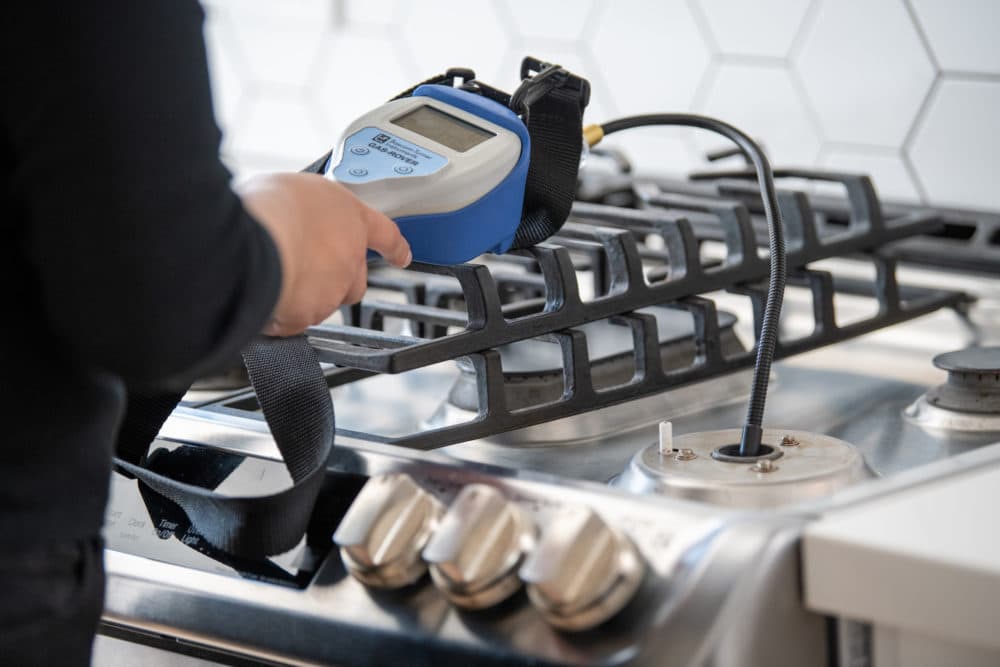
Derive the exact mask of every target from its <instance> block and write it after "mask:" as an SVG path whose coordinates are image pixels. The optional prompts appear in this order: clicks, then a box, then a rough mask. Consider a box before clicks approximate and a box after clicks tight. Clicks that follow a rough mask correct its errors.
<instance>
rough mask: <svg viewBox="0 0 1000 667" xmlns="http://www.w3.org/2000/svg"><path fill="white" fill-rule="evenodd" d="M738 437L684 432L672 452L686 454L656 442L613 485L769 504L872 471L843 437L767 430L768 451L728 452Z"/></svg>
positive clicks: (733, 432)
mask: <svg viewBox="0 0 1000 667" xmlns="http://www.w3.org/2000/svg"><path fill="white" fill-rule="evenodd" d="M739 438H740V429H727V430H723V431H703V432H700V433H689V434H686V435H682V436H680V437H677V438H674V439H673V445H672V446H673V450H672V451H674V452H677V451H680V452H685V453H686V456H681V457H679V456H676V455H672V454H671V453H670V452H661V451H660V446H659V443H653V444H652V445H650V446H648V447H646V448H645V449H643V450H640V451H639V452H637V453H636V454H635V456H633V457H632V460H631V461H630V462H629V466H628V469H627V470H626V471H625V472H624V473H623V474H622V475H621V476H620V477H619V478H618V479H617V480H615V482H614V484H615V485H616V486H620V487H624V488H626V489H628V490H629V491H632V492H635V493H656V494H662V495H668V496H676V497H680V498H686V499H688V500H696V501H700V502H706V503H711V504H713V505H724V506H727V507H755V508H764V507H780V506H784V505H791V504H796V503H800V502H804V501H807V500H814V499H818V498H824V497H826V496H829V495H830V494H832V493H834V492H836V491H839V490H840V489H843V488H845V487H847V486H849V485H851V484H855V483H857V482H860V481H862V480H865V479H867V478H869V477H870V476H871V473H870V471H869V470H868V468H867V466H866V465H865V462H864V459H863V458H862V456H861V454H860V453H859V452H858V450H857V449H856V448H855V447H854V446H853V445H851V444H849V443H846V442H844V441H843V440H838V439H837V438H831V437H830V436H826V435H822V434H819V433H809V432H805V431H787V430H777V429H770V428H769V429H764V442H766V443H769V445H768V446H767V449H769V450H771V451H770V452H769V453H767V454H765V455H764V456H757V457H753V458H749V459H748V458H746V457H744V458H740V457H738V456H736V457H732V458H729V457H727V456H725V453H724V452H725V451H726V448H727V446H730V447H732V448H733V450H734V453H736V452H738V449H739V446H738V445H734V444H733V443H736V442H739ZM793 443H794V444H793ZM720 451H722V452H723V454H722V455H721V457H720V455H719V452H720ZM779 457H780V458H779ZM748 463H749V464H750V465H747V464H748Z"/></svg>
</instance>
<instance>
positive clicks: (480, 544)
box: [423, 484, 535, 609]
mask: <svg viewBox="0 0 1000 667" xmlns="http://www.w3.org/2000/svg"><path fill="white" fill-rule="evenodd" d="M534 540H535V526H534V522H533V521H532V520H531V517H530V516H529V515H528V513H527V512H525V511H524V510H522V509H521V508H520V507H518V506H517V505H515V504H514V503H512V502H510V501H508V500H507V499H506V498H505V497H504V495H503V494H502V493H501V492H500V491H498V490H497V489H495V488H493V487H492V486H487V485H485V484H470V485H468V486H466V487H465V488H464V489H462V491H461V492H460V493H459V494H458V496H457V497H456V498H455V501H454V502H453V503H452V505H451V507H450V508H449V509H448V511H447V513H445V515H444V517H443V518H442V519H441V523H440V524H439V526H438V528H437V529H436V530H435V531H434V536H433V537H432V538H431V540H430V542H428V543H427V546H426V547H425V548H424V553H423V557H424V561H426V562H427V563H428V564H429V565H430V571H431V578H432V579H433V580H434V583H435V584H436V585H437V587H438V588H439V589H441V591H442V592H443V593H444V594H445V595H446V596H447V597H448V599H449V600H451V601H452V602H453V603H454V604H456V605H458V606H459V607H464V608H466V609H484V608H486V607H491V606H493V605H495V604H497V603H499V602H501V601H503V600H505V599H507V598H508V597H510V596H511V595H512V594H513V593H514V592H515V591H517V589H519V588H520V587H521V580H520V579H518V576H517V569H518V567H520V565H521V562H522V561H523V560H524V555H525V554H526V553H527V552H528V551H529V550H530V549H531V546H532V544H533V543H534Z"/></svg>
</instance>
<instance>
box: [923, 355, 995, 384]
mask: <svg viewBox="0 0 1000 667" xmlns="http://www.w3.org/2000/svg"><path fill="white" fill-rule="evenodd" d="M934 365H935V366H937V367H938V368H940V369H941V370H943V371H948V372H949V373H981V374H987V375H990V374H992V375H993V376H996V375H1000V347H967V348H965V349H964V350H955V351H954V352H945V353H944V354H939V355H937V356H936V357H934ZM993 380H994V382H996V377H994V378H993Z"/></svg>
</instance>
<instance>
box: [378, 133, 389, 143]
mask: <svg viewBox="0 0 1000 667" xmlns="http://www.w3.org/2000/svg"><path fill="white" fill-rule="evenodd" d="M390 139H392V137H390V136H389V135H388V134H376V135H375V141H377V142H379V143H380V144H384V143H385V142H387V141H389V140H390Z"/></svg>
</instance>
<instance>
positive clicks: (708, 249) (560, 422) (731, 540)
mask: <svg viewBox="0 0 1000 667" xmlns="http://www.w3.org/2000/svg"><path fill="white" fill-rule="evenodd" d="M776 176H777V177H778V178H779V181H778V185H779V187H780V188H781V191H780V193H779V200H780V201H779V203H780V205H781V208H782V214H783V217H784V220H785V225H786V234H787V236H788V266H789V281H788V283H789V286H788V288H787V290H786V296H785V306H784V310H783V313H782V319H781V327H780V340H779V343H778V346H777V351H776V358H777V359H779V360H780V361H779V362H777V363H776V364H775V366H774V368H773V375H772V379H771V390H770V392H769V396H768V404H767V414H766V419H765V437H764V443H765V444H766V447H764V448H763V451H762V453H761V455H760V456H757V457H754V458H753V460H741V459H740V458H739V457H736V458H735V459H734V458H733V456H732V455H733V453H734V452H733V451H732V445H733V443H735V442H738V440H739V430H738V427H740V426H741V425H742V422H743V417H744V410H745V404H746V400H747V397H748V394H749V387H750V371H751V369H752V366H753V361H754V354H753V351H754V345H755V332H756V331H758V330H759V327H760V321H761V317H762V311H763V303H764V298H765V294H766V287H767V275H768V264H767V262H766V257H767V254H766V243H767V237H766V225H765V224H764V219H763V217H762V209H761V201H760V198H759V195H758V194H757V189H756V186H755V185H754V183H753V181H752V180H751V177H752V174H750V173H749V172H746V171H744V170H743V169H741V168H736V169H724V170H715V171H713V172H706V173H698V174H692V175H690V177H689V178H687V179H665V178H659V177H644V176H642V175H636V174H633V173H631V169H630V167H629V166H628V164H627V161H626V160H625V159H624V158H623V157H622V156H620V155H616V154H598V155H595V156H592V157H591V159H590V164H588V166H587V168H586V169H585V170H584V171H583V172H582V178H581V183H580V189H579V200H578V201H577V203H576V204H575V205H574V209H573V213H572V215H571V218H570V220H569V222H568V223H567V224H566V225H565V227H564V228H563V229H562V231H561V232H560V233H559V235H557V236H556V237H554V238H552V239H551V240H550V241H548V242H546V243H544V244H542V245H540V246H538V247H536V248H535V249H533V250H532V251H531V252H525V253H521V254H513V255H505V256H501V257H496V256H488V257H483V258H481V259H480V260H478V261H477V262H474V263H471V264H466V265H459V266H452V267H440V266H430V265H417V266H413V267H411V268H410V269H407V270H397V269H393V268H391V267H386V266H373V267H372V268H371V271H370V277H369V291H368V293H367V295H366V297H365V299H364V301H363V302H362V303H360V304H358V305H356V306H352V307H350V308H345V309H343V311H342V312H341V313H339V314H338V315H337V316H335V317H334V318H332V319H331V320H330V321H328V322H326V323H324V324H323V325H320V326H317V327H314V328H312V329H311V330H310V331H309V332H308V333H309V338H310V342H311V344H312V346H313V347H314V349H316V351H317V353H318V355H319V357H320V359H321V361H322V362H324V364H325V366H324V367H325V373H326V376H327V379H328V384H329V385H330V391H331V395H332V397H333V401H334V405H335V409H336V412H337V427H338V431H337V446H336V447H335V451H334V454H333V455H332V457H331V459H330V462H329V466H328V484H327V486H326V487H325V489H324V492H323V494H322V495H321V499H320V502H319V503H318V505H317V510H316V512H314V520H313V524H312V526H311V528H310V531H309V533H308V535H307V536H306V537H305V538H304V540H303V542H302V543H301V544H300V545H299V547H297V548H296V549H294V550H293V551H291V552H289V553H287V554H283V555H281V556H279V557H276V558H272V559H267V560H265V561H259V562H253V561H245V560H240V559H237V558H234V557H231V556H228V555H226V554H224V553H220V552H218V551H217V550H214V549H213V548H211V546H210V545H208V544H207V543H205V542H204V541H203V540H202V539H200V536H199V535H198V534H197V532H196V531H195V530H194V529H192V528H191V526H190V524H189V523H188V522H186V518H185V517H184V515H183V513H182V512H179V510H178V509H177V508H176V507H174V506H171V505H170V504H169V503H165V502H163V501H161V500H157V498H156V497H154V496H153V495H151V494H149V493H147V492H145V491H140V490H139V489H138V487H137V486H136V483H135V482H134V481H130V480H126V479H124V478H118V477H116V478H115V480H114V481H113V485H112V502H111V505H110V509H109V514H108V520H107V525H106V531H105V532H106V539H107V544H108V550H107V552H106V564H107V568H108V575H109V584H108V594H107V606H106V612H105V616H104V625H103V630H102V631H103V633H104V634H105V635H107V637H106V638H105V640H104V641H109V642H110V641H115V642H120V641H127V642H132V643H135V644H137V645H143V646H145V647H148V650H149V651H154V650H160V651H162V650H166V651H171V652H180V653H188V654H191V655H197V656H201V657H206V656H207V657H210V658H212V659H215V660H219V661H222V662H233V661H236V662H246V663H274V662H277V663H293V664H317V663H321V664H327V663H332V664H430V663H432V662H433V663H435V664H456V665H457V664H462V665H465V664H532V665H546V664H553V665H556V664H559V665H652V664H657V665H659V664H717V665H774V664H790V665H802V664H816V665H820V664H827V665H848V664H851V665H855V664H876V665H893V664H916V663H911V662H909V658H908V657H907V656H910V657H912V656H913V655H916V654H915V653H913V652H914V651H922V652H923V654H924V655H937V656H946V657H942V658H941V659H942V660H945V661H946V662H949V663H950V664H960V663H963V661H964V662H969V663H970V664H973V661H975V660H981V661H983V662H982V664H987V663H989V664H992V663H993V662H994V661H995V660H996V659H998V656H1000V643H998V641H997V638H996V637H997V634H996V633H995V627H994V628H993V630H994V631H993V632H991V628H990V625H991V623H993V621H992V619H993V618H995V615H990V614H989V613H983V612H984V610H983V608H982V607H981V604H989V603H988V600H989V599H990V598H989V597H988V595H987V593H988V592H990V591H994V592H996V591H997V589H998V587H1000V568H998V566H997V565H996V559H995V558H993V559H985V560H982V559H981V560H976V558H978V554H979V553H980V552H981V550H982V549H984V548H988V546H989V545H992V548H994V549H995V547H996V546H997V544H996V542H995V539H996V532H997V531H995V530H994V531H990V530H985V529H986V528H987V526H989V525H995V520H994V519H993V518H992V517H991V516H990V514H989V508H988V507H987V506H988V505H989V502H988V500H989V499H996V497H997V493H996V491H995V489H996V488H1000V487H997V486H995V485H993V486H990V485H989V484H988V483H986V482H984V481H982V479H992V480H1000V402H998V401H1000V398H998V397H1000V348H998V347H993V346H997V345H1000V215H998V214H994V213H988V212H980V211H958V210H932V209H929V208H926V207H918V206H910V205H901V204H888V203H883V202H881V201H880V199H879V198H878V196H877V192H876V189H875V187H874V185H873V184H872V182H871V181H870V180H869V179H868V178H867V177H865V176H862V175H857V174H843V173H832V172H815V171H807V170H800V169H785V170H776ZM994 443H998V444H994ZM153 448H154V449H156V450H159V453H160V456H161V460H162V461H166V462H167V464H169V462H170V461H171V459H172V460H174V461H176V462H177V463H178V464H182V463H184V464H190V463H191V462H192V461H197V462H198V463H199V465H198V466H197V469H198V470H202V471H204V472H203V476H204V479H200V480H195V481H196V482H197V483H201V484H203V485H206V486H210V487H213V488H216V489H217V490H219V491H220V492H223V493H234V494H237V493H262V492H265V491H267V490H269V489H277V488H280V487H281V486H282V485H284V484H287V483H288V482H289V478H288V475H287V472H286V471H285V469H284V467H283V465H281V463H280V461H279V456H278V454H277V450H276V449H275V446H274V443H273V441H272V440H271V438H270V436H269V434H268V430H267V427H266V424H265V422H264V421H263V418H262V416H261V413H260V411H259V408H258V406H257V403H256V400H255V397H254V395H253V392H252V391H250V390H249V389H247V388H244V387H235V388H232V389H228V390H219V389H215V390H212V391H194V392H191V393H189V395H188V396H187V397H186V400H185V402H184V403H183V404H182V406H180V407H179V408H178V409H177V410H176V411H175V413H174V414H173V416H172V417H171V418H170V419H169V420H168V422H167V423H166V425H165V426H164V428H163V429H162V431H161V433H160V436H159V438H158V439H157V441H156V442H155V443H154V445H153ZM981 478H982V479H981ZM974 488H985V489H993V491H991V492H990V493H992V495H991V496H990V497H989V498H987V497H976V498H975V502H967V503H964V504H963V505H962V506H961V513H962V519H961V521H957V522H956V521H954V516H953V514H952V515H949V514H947V512H953V511H954V510H952V509H949V508H950V507H951V506H949V505H947V504H946V503H944V501H940V502H939V501H938V500H935V498H937V497H938V496H935V495H934V494H936V493H940V494H941V495H940V497H941V498H946V497H947V498H950V497H951V496H949V495H948V494H949V493H952V492H954V493H957V494H958V496H957V497H961V493H962V490H963V489H974ZM956 489H957V491H956ZM983 493H985V492H983ZM966 500H968V499H966ZM911 501H912V502H913V503H915V504H914V506H915V507H916V506H918V504H919V503H923V504H919V506H920V507H921V508H922V509H921V512H922V515H921V516H922V519H921V522H919V523H918V524H917V527H916V529H915V530H916V531H917V533H916V535H915V534H914V529H913V526H910V527H909V528H910V530H909V531H908V532H907V525H906V521H905V520H903V519H900V518H899V516H898V515H894V514H892V513H891V510H892V507H893V506H894V505H893V504H894V503H899V502H902V503H904V505H905V503H906V502H911ZM984 501H986V502H984ZM943 513H944V514H943ZM883 515H884V516H885V517H887V518H885V519H884V521H885V523H881V524H880V523H879V521H880V520H881V519H878V518H877V517H881V516H883ZM904 516H905V513H904ZM949 517H950V518H949ZM845 526H846V527H845ZM851 526H857V527H858V529H857V531H856V532H857V535H855V534H854V533H855V531H852V529H851ZM869 528H870V531H871V534H870V535H869V534H868V533H866V532H865V531H866V530H869ZM920 531H924V532H923V533H921V532H920ZM984 531H985V532H984ZM953 535H954V537H950V536H953ZM970 535H971V537H970ZM975 535H978V537H975ZM932 536H933V537H932ZM334 539H336V544H335V543H334ZM934 542H938V543H939V544H938V546H939V547H940V548H939V549H937V550H932V549H930V546H929V545H931V546H933V545H932V544H931V543H934ZM949 545H951V546H949ZM984 545H987V546H986V547H984ZM956 552H960V553H959V555H956ZM992 553H994V554H995V553H996V552H995V550H994V551H992ZM974 556H975V558H974ZM427 570H429V571H430V576H427V575H426V574H425V572H426V571H427ZM936 578H940V579H941V581H942V582H947V583H948V586H945V585H944V584H943V583H941V584H939V585H926V582H927V581H928V580H933V579H936ZM887 582H891V583H887ZM882 586H888V588H883V587H882ZM903 590H905V591H906V592H905V594H904V593H903V592H902V591H903ZM876 592H877V594H876ZM989 594H990V595H992V594H993V593H989ZM992 599H993V600H995V599H997V598H995V597H994V598H992ZM935 604H940V605H951V606H950V607H949V609H950V610H951V612H950V614H947V615H945V617H943V618H942V617H940V616H939V617H937V618H934V617H933V615H930V616H929V615H927V614H924V615H923V616H922V615H921V614H922V613H924V612H922V611H921V610H922V609H923V608H924V607H922V606H921V605H924V606H928V605H929V606H931V607H933V606H934V605H935ZM977 605H980V606H977ZM993 609H994V611H995V602H994V603H993ZM975 664H979V663H975Z"/></svg>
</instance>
